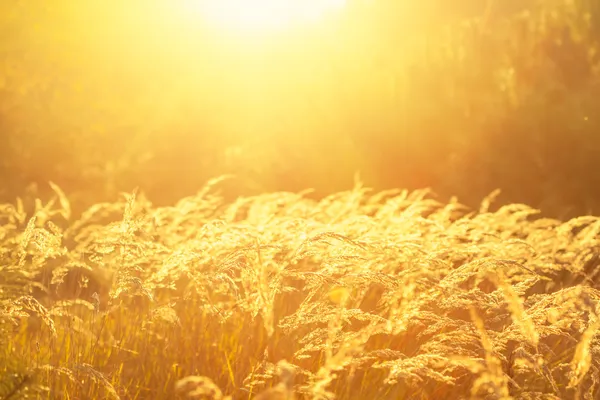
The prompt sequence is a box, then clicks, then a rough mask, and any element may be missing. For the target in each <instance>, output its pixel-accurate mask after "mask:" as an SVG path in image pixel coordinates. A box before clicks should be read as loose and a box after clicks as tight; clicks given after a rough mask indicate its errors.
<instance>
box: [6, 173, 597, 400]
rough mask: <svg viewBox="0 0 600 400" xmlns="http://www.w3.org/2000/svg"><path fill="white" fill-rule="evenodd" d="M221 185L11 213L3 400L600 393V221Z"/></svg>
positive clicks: (382, 196)
mask: <svg viewBox="0 0 600 400" xmlns="http://www.w3.org/2000/svg"><path fill="white" fill-rule="evenodd" d="M216 183H217V180H215V181H211V182H209V184H208V185H207V186H206V187H205V188H204V189H202V190H201V191H200V192H199V193H198V194H197V195H195V196H192V197H187V198H183V199H181V200H180V201H179V202H178V203H177V204H175V205H174V206H171V207H154V206H153V205H152V204H151V202H150V201H149V200H148V199H147V198H146V197H145V196H144V195H143V194H141V193H140V194H138V193H136V192H133V193H129V194H123V196H122V198H121V199H120V200H119V201H117V202H114V203H102V204H96V205H94V206H93V207H91V208H90V209H88V210H87V211H86V212H84V213H83V214H82V215H81V216H80V217H79V218H78V219H76V218H74V216H73V215H71V212H70V207H69V201H68V199H67V198H66V196H65V195H64V194H63V193H62V191H61V190H60V188H59V187H57V186H56V185H53V186H52V187H53V189H54V191H55V193H56V196H54V198H53V199H51V200H50V201H49V202H48V203H44V202H42V201H40V200H39V199H37V200H35V202H33V203H31V204H28V202H27V201H26V200H21V199H19V200H17V202H16V203H15V204H4V205H2V206H0V252H1V257H0V259H1V260H2V261H1V262H0V291H1V292H0V293H1V299H2V300H0V321H1V323H0V329H1V330H2V333H1V336H0V377H1V381H0V399H16V398H50V399H58V398H64V399H92V398H112V399H184V398H207V399H208V398H212V399H253V398H256V399H263V400H264V399H446V398H448V399H450V398H480V399H484V398H485V399H511V398H512V399H571V398H575V399H593V398H597V397H598V396H599V395H600V394H599V393H600V389H599V387H598V382H599V380H600V377H599V367H600V365H599V360H600V358H599V357H598V355H599V352H600V347H599V342H598V337H597V335H596V334H597V332H598V329H599V327H600V322H599V321H600V320H599V318H598V314H599V310H598V300H599V299H600V291H599V290H598V285H600V283H599V278H598V276H597V271H598V270H599V266H600V240H599V236H598V232H599V231H600V218H597V217H591V216H589V217H579V218H576V219H572V220H570V221H567V222H562V221H559V220H553V219H547V218H541V217H540V216H538V215H536V214H538V211H537V210H534V209H532V208H530V207H528V206H526V205H522V204H509V205H504V206H501V207H499V208H497V209H495V210H494V211H491V207H492V206H491V204H492V202H493V197H494V196H495V195H497V193H494V194H492V195H491V196H490V197H488V198H486V199H484V201H483V202H482V205H481V207H480V209H478V210H470V209H468V208H467V207H465V206H463V205H461V204H460V203H459V202H458V201H456V200H452V201H450V202H449V203H448V204H442V203H440V202H438V201H436V200H435V198H434V196H433V195H432V194H431V193H430V192H428V191H426V190H421V191H415V192H408V191H406V190H404V191H402V190H397V191H386V192H379V193H373V192H371V191H370V190H368V189H367V188H365V187H364V186H362V185H361V184H360V182H357V184H356V186H355V187H354V188H353V189H352V190H349V191H346V192H340V193H336V194H333V195H331V196H329V197H327V198H324V199H322V200H320V201H316V200H310V199H307V198H305V197H304V194H303V193H283V192H282V193H270V194H264V195H260V196H255V197H244V198H239V199H238V200H237V201H235V202H233V203H226V202H224V201H223V200H222V198H221V197H220V196H219V194H218V191H217V190H216V189H215V188H214V185H215V184H216Z"/></svg>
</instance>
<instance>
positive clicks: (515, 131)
mask: <svg viewBox="0 0 600 400" xmlns="http://www.w3.org/2000/svg"><path fill="white" fill-rule="evenodd" d="M44 4H45V2H43V1H41V0H34V1H29V2H26V3H24V2H19V1H6V2H3V3H2V5H1V6H0V7H2V9H1V10H0V11H1V12H0V15H2V17H0V18H2V20H1V25H0V26H1V27H2V29H3V32H5V38H6V39H5V40H3V41H2V43H1V44H0V60H2V62H1V63H0V76H1V78H0V129H1V130H2V135H1V136H0V141H1V143H0V152H1V153H0V160H1V161H0V168H1V174H2V176H3V178H4V185H3V186H2V188H1V191H2V192H1V193H0V196H2V198H3V199H4V201H7V202H13V201H14V198H15V196H16V195H25V194H26V193H27V191H26V187H27V185H29V184H31V183H37V190H38V192H39V191H41V192H39V193H37V194H35V193H34V195H35V196H37V197H40V196H41V197H44V198H47V197H48V196H50V195H51V191H50V190H49V189H48V185H47V182H48V181H50V180H51V181H53V182H55V183H56V184H58V185H60V186H61V187H62V188H63V190H64V191H65V192H66V193H67V194H69V197H70V199H71V201H72V203H73V207H74V208H76V209H77V210H78V211H82V210H83V209H85V208H87V207H88V206H90V205H91V204H94V203H96V202H99V201H114V200H115V199H116V198H117V196H118V194H119V193H120V192H123V191H126V192H129V191H131V190H132V189H133V188H134V187H138V186H139V187H140V188H141V189H142V190H143V191H144V192H145V193H147V194H148V195H149V196H150V197H151V198H152V199H153V200H154V201H155V202H156V203H157V204H160V205H167V204H173V203H174V202H175V201H177V200H178V199H180V198H181V197H184V196H189V195H192V194H194V193H195V192H196V191H197V189H198V187H200V186H202V184H203V183H204V182H206V181H207V180H208V179H211V178H213V177H214V176H220V175H222V174H233V175H235V176H236V180H233V181H231V182H230V183H229V184H228V185H229V188H228V189H227V190H228V193H229V197H228V198H229V199H230V200H233V199H235V197H236V196H237V195H248V194H252V195H254V194H260V193H263V192H272V191H279V190H286V191H294V192H295V191H300V190H304V189H306V188H314V189H315V194H314V195H313V197H314V198H319V197H321V198H322V197H323V196H326V195H328V194H330V193H333V192H336V191H340V190H347V189H348V188H349V187H352V184H353V183H352V179H353V176H354V173H355V172H357V171H358V172H360V174H361V176H362V179H363V180H364V181H365V182H366V184H368V185H369V186H371V187H374V188H375V189H377V190H383V189H390V188H398V187H399V188H408V189H409V190H416V189H422V188H426V187H431V188H432V189H433V190H434V191H435V192H436V193H438V194H439V195H440V196H442V197H441V198H444V199H446V200H448V199H449V198H450V197H451V196H458V197H459V199H461V201H463V202H465V203H466V204H469V205H470V206H472V207H476V206H477V204H478V202H479V201H480V199H481V198H483V197H484V196H486V195H487V194H488V193H490V192H492V191H493V190H495V189H497V188H501V189H502V193H501V194H500V198H499V200H500V201H501V202H502V203H505V204H508V203H514V202H517V203H526V204H530V205H531V206H533V207H536V208H540V209H541V210H542V211H543V212H544V213H546V214H547V215H549V216H552V217H561V218H563V219H564V218H570V217H574V216H577V215H583V214H590V213H594V214H598V199H599V198H600V194H599V193H598V189H597V188H598V187H599V185H598V182H599V176H598V172H597V171H598V168H597V166H596V163H597V154H598V152H599V151H600V144H599V140H598V135H597V132H598V129H600V122H599V121H598V109H600V105H599V104H598V101H599V100H598V99H600V93H599V90H600V85H599V77H600V66H599V60H600V59H599V55H598V52H599V48H598V39H599V33H600V28H599V21H600V17H599V16H600V11H599V8H598V5H597V4H596V2H595V1H589V0H577V1H575V0H573V1H567V0H564V1H563V0H552V1H536V0H527V1H519V2H517V1H493V0H492V1H484V2H480V1H475V0H461V1H460V2H456V4H455V3H453V6H452V7H450V6H448V5H446V4H445V2H440V1H437V0H427V1H424V2H420V3H419V4H416V3H415V4H412V3H410V2H396V1H391V0H377V1H367V2H365V1H362V0H355V1H349V2H348V7H347V9H346V10H345V12H344V13H343V14H341V15H340V16H339V17H335V18H334V17H332V19H331V20H328V21H326V22H324V24H322V25H320V26H316V27H314V28H312V29H305V30H302V31H298V32H295V33H294V32H292V33H289V34H280V35H275V36H274V37H273V38H271V39H270V40H266V39H265V40H263V41H250V40H248V41H245V42H244V41H237V42H236V41H235V40H233V39H227V38H226V37H225V36H223V35H219V34H218V33H215V32H211V31H209V30H207V29H204V28H203V26H202V24H201V23H200V21H198V20H194V21H188V20H185V19H181V18H180V17H178V16H177V15H175V14H174V13H175V11H169V9H168V8H165V9H161V8H159V6H160V4H163V3H161V2H156V3H155V4H154V3H153V4H154V5H146V6H142V5H140V4H141V3H139V4H138V3H137V2H132V3H130V5H129V6H125V5H116V4H112V3H105V4H104V5H101V4H100V3H95V2H93V1H92V2H70V1H59V2H55V3H54V6H52V7H51V6H45V5H44ZM172 8H173V9H175V6H173V7H172ZM109 22H110V23H109ZM30 189H32V188H31V187H30Z"/></svg>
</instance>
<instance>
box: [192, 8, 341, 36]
mask: <svg viewBox="0 0 600 400" xmlns="http://www.w3.org/2000/svg"><path fill="white" fill-rule="evenodd" d="M185 3H186V9H187V10H186V12H190V13H194V14H195V13H200V14H201V17H202V18H203V19H205V20H206V21H207V22H208V23H210V24H211V25H213V26H215V27H218V28H219V29H225V30H227V31H230V32H238V33H243V34H256V33H271V32H277V31H281V30H284V29H288V28H291V27H294V26H297V25H300V24H306V23H311V22H316V21H318V20H320V19H321V18H323V16H324V15H326V14H327V13H328V12H330V11H334V10H337V9H340V8H342V7H343V6H344V4H345V3H346V0H185Z"/></svg>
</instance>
